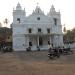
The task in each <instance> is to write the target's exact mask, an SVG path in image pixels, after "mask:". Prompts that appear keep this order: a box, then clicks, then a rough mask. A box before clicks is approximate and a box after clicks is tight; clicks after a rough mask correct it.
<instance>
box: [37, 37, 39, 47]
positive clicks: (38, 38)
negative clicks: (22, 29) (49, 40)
mask: <svg viewBox="0 0 75 75" xmlns="http://www.w3.org/2000/svg"><path fill="white" fill-rule="evenodd" d="M37 42H38V46H39V36H38V38H37Z"/></svg>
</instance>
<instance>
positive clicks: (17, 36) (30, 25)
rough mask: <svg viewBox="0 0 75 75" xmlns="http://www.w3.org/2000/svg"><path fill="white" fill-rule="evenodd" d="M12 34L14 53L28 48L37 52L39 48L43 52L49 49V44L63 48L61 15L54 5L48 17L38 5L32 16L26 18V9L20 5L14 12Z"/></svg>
mask: <svg viewBox="0 0 75 75" xmlns="http://www.w3.org/2000/svg"><path fill="white" fill-rule="evenodd" d="M12 32H13V34H12V37H13V50H14V51H21V50H22V51H23V50H24V51H25V50H26V48H28V47H31V50H37V46H39V47H40V49H41V50H43V49H48V43H50V44H52V45H53V46H54V47H58V46H60V47H61V46H63V33H62V25H61V14H60V12H56V10H55V8H54V6H53V5H52V6H51V9H50V11H49V13H48V14H47V15H45V14H44V12H43V11H42V10H41V8H40V7H39V6H38V5H37V6H36V8H35V10H34V11H33V12H32V14H31V15H29V16H26V12H25V9H24V10H23V9H22V7H21V6H20V4H19V3H18V4H17V6H16V9H14V10H13V23H12Z"/></svg>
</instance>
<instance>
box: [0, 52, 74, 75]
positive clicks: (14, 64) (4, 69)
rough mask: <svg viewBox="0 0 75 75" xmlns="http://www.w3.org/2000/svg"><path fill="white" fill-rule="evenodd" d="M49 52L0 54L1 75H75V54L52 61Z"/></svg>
mask: <svg viewBox="0 0 75 75" xmlns="http://www.w3.org/2000/svg"><path fill="white" fill-rule="evenodd" d="M47 54H48V52H47V51H39V52H36V51H35V52H11V53H1V52H0V75H75V53H73V54H70V55H61V56H60V58H56V59H54V60H50V59H49V58H48V56H47Z"/></svg>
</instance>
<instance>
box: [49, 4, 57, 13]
mask: <svg viewBox="0 0 75 75" xmlns="http://www.w3.org/2000/svg"><path fill="white" fill-rule="evenodd" d="M53 12H56V11H55V8H54V5H52V6H51V9H50V13H53Z"/></svg>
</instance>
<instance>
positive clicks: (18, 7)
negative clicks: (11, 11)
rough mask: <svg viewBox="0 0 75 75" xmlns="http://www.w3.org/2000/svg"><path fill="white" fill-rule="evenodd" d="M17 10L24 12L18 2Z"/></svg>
mask: <svg viewBox="0 0 75 75" xmlns="http://www.w3.org/2000/svg"><path fill="white" fill-rule="evenodd" d="M16 10H22V8H21V5H20V3H19V2H18V4H17V6H16Z"/></svg>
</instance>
